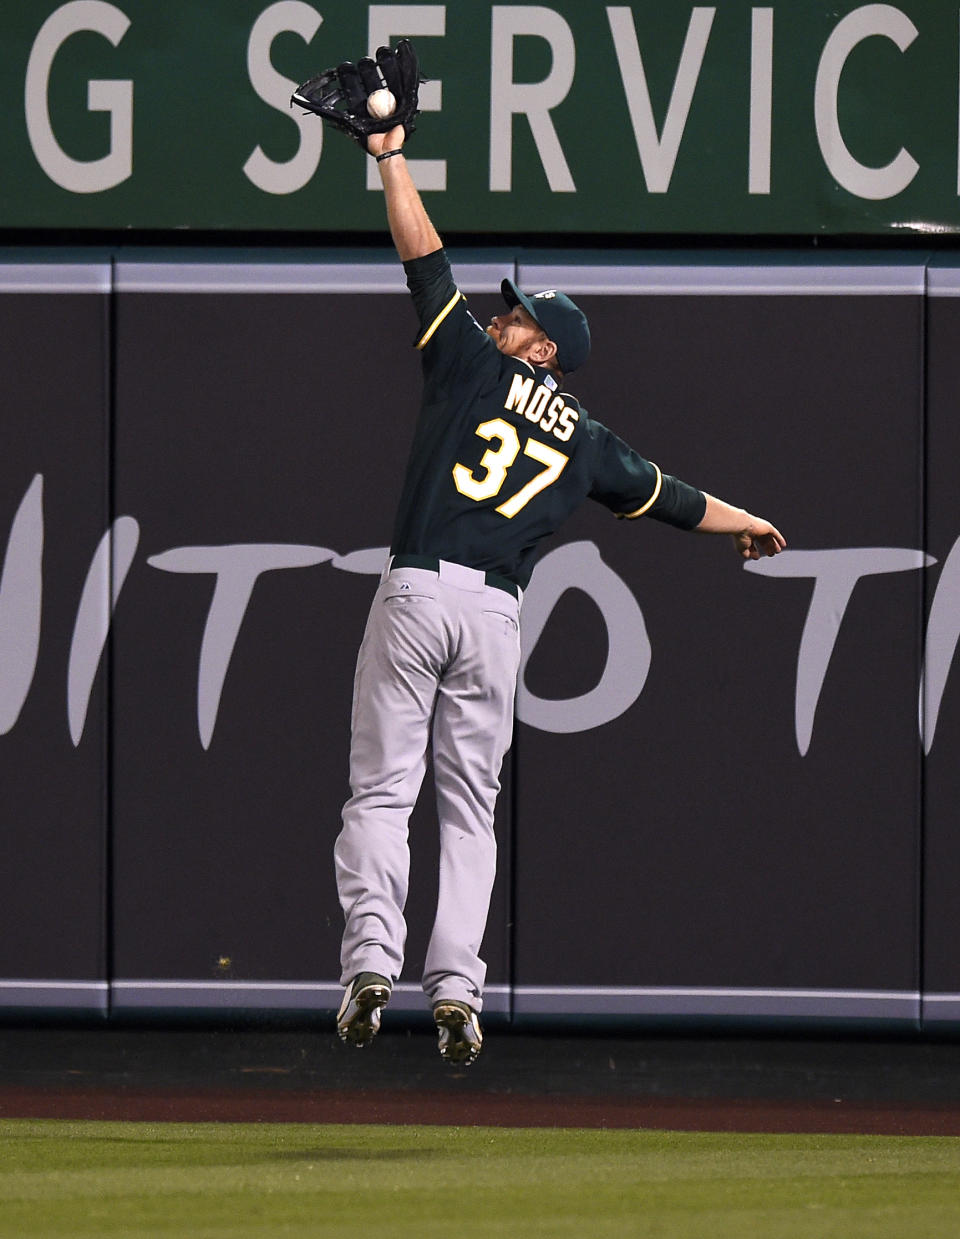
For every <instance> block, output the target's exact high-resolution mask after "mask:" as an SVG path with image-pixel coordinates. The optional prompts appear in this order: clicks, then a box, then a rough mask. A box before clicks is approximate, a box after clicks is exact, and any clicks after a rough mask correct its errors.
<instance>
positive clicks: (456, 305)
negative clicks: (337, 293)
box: [403, 249, 497, 382]
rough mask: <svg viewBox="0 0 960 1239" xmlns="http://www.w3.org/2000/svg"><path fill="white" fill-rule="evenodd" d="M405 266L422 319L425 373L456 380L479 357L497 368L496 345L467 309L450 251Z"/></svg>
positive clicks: (419, 336) (420, 343) (420, 337)
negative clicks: (451, 261)
mask: <svg viewBox="0 0 960 1239" xmlns="http://www.w3.org/2000/svg"><path fill="white" fill-rule="evenodd" d="M403 269H404V271H405V272H406V276H407V287H408V288H409V289H410V294H411V296H412V298H413V304H414V308H415V309H416V312H417V318H418V319H419V329H418V331H417V337H416V340H415V344H416V347H417V349H418V350H419V351H420V354H421V357H422V360H423V367H424V371H425V373H426V374H427V375H428V376H429V377H431V378H433V379H434V380H435V381H438V382H452V381H454V379H455V378H456V375H457V373H458V372H459V371H460V370H461V369H463V368H465V367H467V366H470V365H472V364H475V363H476V362H477V361H478V359H488V360H489V364H490V365H491V367H492V368H494V369H495V368H496V365H497V353H496V346H495V345H494V343H493V341H492V340H491V339H490V338H489V337H488V336H487V333H486V332H485V331H484V329H483V328H482V327H481V326H480V324H479V323H478V322H477V320H476V319H475V318H474V316H473V315H472V314H471V313H470V311H469V309H468V308H467V299H466V297H465V296H464V295H463V293H462V292H461V291H460V289H459V288H458V287H457V285H456V282H455V280H454V278H453V273H452V272H451V270H450V262H449V260H448V258H447V255H446V251H445V250H442V249H439V250H436V251H434V253H432V254H427V255H426V257H424V258H413V259H410V260H409V261H407V262H405V263H404V264H403Z"/></svg>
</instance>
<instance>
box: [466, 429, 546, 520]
mask: <svg viewBox="0 0 960 1239" xmlns="http://www.w3.org/2000/svg"><path fill="white" fill-rule="evenodd" d="M475 433H476V434H478V435H479V436H480V438H481V439H486V440H488V441H492V440H496V441H497V442H498V443H499V447H497V448H493V447H490V448H488V449H487V450H486V451H485V452H484V453H483V456H482V458H481V460H480V465H479V468H480V469H482V470H483V474H482V476H480V477H475V476H474V474H473V472H472V471H471V470H470V469H468V468H467V466H466V465H454V467H453V480H454V483H455V485H456V487H457V490H458V491H459V492H460V494H461V495H466V497H467V498H468V499H474V500H476V502H477V503H482V502H483V501H484V500H487V499H493V498H494V496H496V495H499V494H500V492H501V491H502V490H503V488H504V485H505V483H506V482H507V478H508V475H509V472H510V467H511V465H513V463H514V461H515V460H516V459H517V457H518V456H519V455H520V436H519V435H518V434H517V432H516V430H515V429H514V428H513V426H511V425H510V423H509V422H505V421H504V420H503V418H502V417H495V418H493V419H492V420H491V421H489V422H481V424H480V425H479V426H478V427H477V429H476V432H475ZM523 455H524V456H529V457H530V458H531V459H532V460H535V461H537V462H538V463H539V464H541V465H543V468H542V469H541V470H539V472H538V473H535V474H534V476H533V477H532V478H531V479H530V481H529V482H527V483H526V485H525V486H523V487H521V488H520V490H518V491H515V492H513V493H511V494H509V495H508V496H507V498H505V499H504V500H503V502H502V503H501V504H499V505H498V506H497V511H498V512H499V513H500V514H501V516H506V517H513V516H516V515H517V513H518V512H519V511H521V509H523V508H525V507H526V506H527V504H528V503H529V502H530V500H531V499H532V498H533V497H534V496H535V495H539V494H540V492H541V491H542V490H546V488H547V487H548V486H551V485H552V484H553V483H554V482H555V481H556V480H557V478H558V477H559V476H560V474H561V473H562V472H563V470H564V468H565V466H566V463H567V461H568V459H569V457H567V456H565V455H564V454H563V452H558V451H557V449H556V448H554V447H550V446H549V445H548V444H546V443H542V442H541V441H540V440H539V439H527V441H526V443H524V444H523Z"/></svg>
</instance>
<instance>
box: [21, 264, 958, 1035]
mask: <svg viewBox="0 0 960 1239" xmlns="http://www.w3.org/2000/svg"><path fill="white" fill-rule="evenodd" d="M260 257H261V259H262V255H261V256H260ZM453 257H454V260H455V265H456V269H457V272H458V275H459V277H460V279H461V285H462V287H463V289H464V291H465V292H466V293H467V294H468V296H469V298H470V301H471V305H472V308H473V309H474V311H475V312H476V313H477V314H478V316H480V317H481V319H484V318H485V317H486V316H488V315H489V314H490V313H491V312H493V311H494V310H495V309H496V307H497V305H498V297H497V294H496V290H497V289H498V287H499V283H500V280H501V279H502V278H503V276H505V275H509V276H511V277H513V278H516V279H517V280H518V282H519V283H520V284H521V285H522V286H524V287H538V288H539V287H550V286H557V285H559V286H563V287H564V288H565V289H567V290H568V291H569V292H570V293H571V294H572V295H574V296H575V297H576V299H577V300H578V301H579V302H580V303H581V304H582V305H583V306H584V308H585V309H586V311H587V313H588V315H589V318H590V321H591V325H592V328H593V334H594V341H595V346H594V355H593V358H592V360H591V362H590V364H589V365H588V366H587V367H585V368H584V370H583V372H582V375H578V376H577V381H576V383H575V384H573V388H574V390H575V392H576V393H577V394H578V395H579V396H580V397H581V398H582V400H583V403H584V404H585V405H586V406H587V408H588V409H589V410H590V411H591V412H592V413H593V414H594V415H595V416H597V417H598V418H600V419H601V420H602V421H604V422H606V423H607V424H609V425H610V426H611V427H613V428H614V429H615V430H616V431H617V432H618V433H620V434H621V435H622V436H623V437H624V438H626V439H627V440H629V441H630V442H632V443H633V444H634V445H635V446H636V447H637V448H638V449H639V450H641V451H642V452H644V454H646V455H648V456H649V457H650V458H651V459H653V460H655V461H657V462H658V463H659V464H660V465H661V466H662V467H663V468H665V469H667V470H669V471H671V472H674V473H676V474H678V475H680V476H681V477H684V478H686V479H688V480H690V481H692V482H694V483H696V484H698V485H701V486H703V487H704V488H706V489H709V490H711V491H713V492H714V493H716V494H719V495H721V496H723V497H725V498H728V499H730V500H733V501H735V502H739V503H743V504H745V505H747V506H749V507H750V508H752V509H753V510H754V511H759V512H761V513H763V514H765V515H768V516H769V517H770V518H771V519H773V520H774V521H775V522H776V523H777V524H779V525H780V527H781V528H782V529H783V531H784V532H785V534H786V536H787V538H788V540H789V544H790V549H789V550H788V551H787V552H786V553H784V554H783V555H781V556H780V557H778V558H777V559H776V560H773V561H767V562H764V563H761V564H757V565H748V566H747V568H746V569H744V568H742V567H741V565H740V564H739V563H738V561H737V560H736V558H735V557H734V556H733V554H732V553H731V551H730V550H729V548H728V547H727V546H726V545H725V544H724V543H723V542H722V541H721V540H718V539H713V538H701V537H698V536H691V535H685V534H682V533H679V532H677V531H675V530H671V529H669V528H666V527H664V526H660V525H657V524H655V523H653V522H651V523H649V524H648V523H645V522H639V523H629V524H628V523H626V522H616V521H612V520H611V519H610V517H609V514H608V513H607V512H606V511H605V510H604V509H601V508H599V507H597V506H595V505H588V506H587V507H586V508H584V509H583V510H582V511H581V512H580V513H578V514H577V516H576V517H575V518H574V519H573V520H572V521H571V522H570V523H569V524H568V525H567V526H566V527H565V528H564V529H563V531H562V532H561V533H560V534H559V535H558V536H557V537H556V538H555V539H554V540H553V541H552V542H551V543H550V545H549V548H548V550H547V553H546V555H545V556H544V558H543V560H542V562H541V564H540V566H539V567H538V568H537V571H536V574H535V576H534V579H533V581H532V583H531V588H530V590H529V591H528V594H527V597H526V599H525V603H524V617H525V633H524V647H525V657H524V664H523V671H522V684H521V690H520V694H519V698H518V707H517V715H518V723H517V732H516V739H515V744H514V747H513V749H512V751H511V753H510V755H509V757H508V760H507V764H506V767H505V771H504V793H503V795H502V796H501V800H500V805H499V809H498V821H497V825H498V832H499V839H500V873H499V877H498V880H497V885H496V888H495V891H494V897H493V906H492V910H491V916H490V924H489V929H488V933H487V938H486V941H485V948H484V954H485V958H486V959H487V961H488V964H489V985H488V991H487V1010H488V1013H490V1014H491V1015H492V1016H495V1017H496V1016H499V1017H501V1018H504V1019H506V1018H512V1019H513V1020H515V1021H516V1022H518V1023H522V1022H523V1021H525V1020H526V1021H529V1020H534V1019H540V1018H576V1019H585V1020H586V1019H599V1020H601V1021H609V1022H612V1021H616V1022H618V1023H620V1024H623V1023H626V1024H635V1025H637V1026H642V1025H644V1024H647V1023H649V1022H651V1021H654V1020H659V1019H667V1020H681V1021H684V1020H704V1019H708V1020H718V1021H730V1022H733V1023H734V1024H746V1023H748V1022H751V1021H754V1020H756V1021H768V1022H773V1023H776V1024H784V1025H787V1026H796V1027H799V1026H801V1025H804V1024H805V1023H806V1022H807V1021H820V1022H823V1021H840V1022H847V1023H854V1022H863V1023H864V1024H866V1025H868V1026H876V1027H892V1026H904V1027H912V1028H924V1029H927V1030H934V1029H937V1028H946V1027H949V1026H950V1025H951V1024H955V1023H958V1022H960V943H958V941H957V937H958V935H957V931H956V928H955V925H956V920H955V916H954V911H953V898H952V896H953V892H954V890H955V889H956V887H957V885H958V882H960V834H958V832H957V830H956V829H955V826H954V813H953V808H952V806H953V804H954V803H955V802H956V800H957V798H958V797H957V793H958V792H960V788H956V787H955V783H956V780H957V777H958V775H957V769H958V763H957V761H956V758H955V754H956V752H957V746H958V740H960V695H958V693H957V691H956V686H955V684H954V683H953V679H952V676H951V669H952V663H953V654H954V648H955V645H956V642H957V639H958V636H960V581H958V578H960V553H955V545H956V543H957V538H958V535H960V509H958V507H957V503H956V500H955V497H954V493H953V484H952V466H953V462H954V460H955V459H956V458H957V455H958V451H960V442H957V434H958V432H957V430H956V418H955V416H954V408H955V393H956V392H957V391H958V390H960V360H958V353H957V349H956V347H955V340H956V339H957V336H958V332H960V321H958V320H960V261H955V262H954V265H951V262H950V261H949V260H946V259H944V258H943V257H940V258H937V259H931V260H930V261H927V260H926V259H925V258H924V256H922V255H917V254H907V255H897V254H892V253H882V254H881V253H876V254H874V253H867V252H864V251H858V252H855V253H854V252H852V251H851V252H835V253H832V254H831V255H830V256H829V258H826V257H825V258H822V259H818V260H816V261H812V262H811V261H810V260H809V255H807V256H806V257H801V256H800V255H792V254H790V253H786V252H784V253H780V254H778V255H777V256H776V259H775V260H771V258H770V256H769V255H766V256H764V257H763V258H760V257H758V256H754V255H751V254H750V253H749V252H747V251H737V252H731V251H726V252H724V253H722V254H720V253H711V252H707V251H690V252H687V253H686V254H685V255H684V257H683V259H682V260H680V259H678V258H677V257H676V256H675V255H674V256H670V255H660V256H658V255H656V254H640V253H636V254H633V255H631V254H626V255H622V256H621V261H620V262H619V263H618V264H617V265H616V266H613V265H610V263H609V261H608V260H607V261H604V256H603V255H592V254H588V253H581V254H578V255H577V256H576V258H575V260H574V259H573V258H571V257H570V256H566V257H565V258H564V259H563V261H562V263H561V262H560V261H559V260H558V258H557V255H551V254H548V253H542V254H538V253H533V252H529V251H527V252H523V253H515V252H512V251H509V250H499V251H495V250H489V251H484V252H477V253H460V254H457V253H454V255H453ZM414 329H415V321H414V318H413V314H412V311H411V308H410V306H409V304H408V300H407V297H406V295H405V292H404V286H403V283H402V275H401V272H400V270H399V267H398V265H397V263H396V262H395V260H394V259H393V258H392V257H391V255H390V254H389V253H388V252H387V251H370V252H364V253H358V254H356V255H354V256H353V260H352V261H349V262H348V261H343V259H342V256H338V255H336V254H335V253H334V252H332V251H327V252H316V251H314V252H312V253H309V254H307V253H292V252H290V253H287V252H279V251H278V252H275V253H273V254H271V255H270V257H269V261H264V260H258V261H250V260H249V257H248V256H240V255H236V256H233V255H229V254H225V253H220V254H218V255H209V256H208V259H207V260H206V261H204V260H201V259H198V258H197V256H195V255H194V256H192V257H188V258H184V257H183V256H179V257H178V256H176V255H173V254H168V253H163V252H156V251H155V252H152V253H151V254H149V255H148V256H147V257H146V258H145V259H144V260H143V261H138V260H136V259H135V258H131V257H127V256H125V255H124V254H123V253H122V252H121V253H119V254H112V253H107V252H104V253H103V254H102V255H94V254H92V253H90V252H85V253H84V254H83V256H82V257H81V259H79V260H77V261H64V259H63V257H62V255H59V254H53V255H51V256H49V257H46V258H45V257H44V255H41V254H34V255H32V256H31V261H24V256H23V255H22V254H17V255H10V254H8V255H7V260H6V261H5V262H0V340H2V341H3V345H2V351H3V372H4V379H5V382H4V393H5V427H6V433H5V436H4V439H5V451H4V452H3V453H2V455H0V546H2V545H3V542H4V540H6V556H5V559H4V561H3V562H4V567H3V575H2V578H0V770H2V779H3V787H4V791H5V794H4V797H3V812H2V821H3V830H2V832H0V838H2V840H3V842H2V844H0V847H2V853H3V864H2V866H0V1012H6V1013H7V1014H8V1015H13V1014H17V1015H20V1016H22V1015H24V1014H26V1015H28V1016H39V1015H42V1014H44V1013H47V1014H50V1013H54V1012H55V1013H58V1014H59V1013H63V1012H65V1011H69V1012H73V1013H75V1014H97V1015H103V1016H108V1015H109V1016H112V1017H114V1018H126V1017H141V1018H147V1019H162V1018H165V1017H168V1016H172V1015H174V1014H178V1015H179V1014H182V1013H183V1012H195V1013H201V1012H202V1013H207V1014H209V1013H211V1012H212V1013H214V1014H215V1015H217V1016H220V1017H223V1018H228V1017H229V1018H233V1017H234V1016H236V1015H238V1014H241V1015H256V1016H262V1015H264V1014H265V1013H269V1012H279V1011H295V1012H298V1013H299V1014H300V1015H301V1016H309V1015H310V1013H313V1012H319V1013H327V1012H329V1011H330V1010H331V1009H332V1008H334V1007H335V1006H336V1004H337V1002H338V1000H339V985H338V975H337V973H338V961H337V957H338V946H339V935H340V926H341V914H340V909H339V906H338V904H337V900H336V892H335V887H334V881H333V869H332V859H331V850H332V846H333V841H334V838H335V836H336V833H337V831H338V829H339V810H340V806H341V804H342V802H343V800H344V798H345V796H346V794H347V782H346V769H347V746H348V721H349V713H350V691H351V680H352V671H353V662H354V658H355V653H356V649H357V645H358V643H359V639H360V636H361V633H362V627H363V623H364V618H365V614H366V610H367V607H368V605H369V601H370V598H371V596H372V593H373V590H374V587H375V582H376V577H377V573H378V572H379V570H380V568H381V566H382V563H383V560H384V557H385V554H386V550H385V548H386V543H387V541H388V538H389V531H390V527H391V518H392V510H393V505H394V503H395V501H396V498H397V495H398V491H399V485H400V475H401V469H402V464H403V461H404V459H405V455H406V450H407V445H408V442H409V437H410V430H411V426H412V422H413V418H414V416H415V413H416V408H417V403H418V392H419V381H418V360H417V355H416V353H415V351H414V350H413V349H412V348H411V347H410V345H411V342H412V336H413V331H414ZM411 833H412V845H413V856H414V863H413V876H412V886H411V895H410V901H409V905H408V909H409V921H410V938H409V944H408V945H409V952H408V965H407V970H406V973H405V976H404V978H403V981H402V983H401V985H400V986H399V987H398V991H397V995H396V997H395V1000H394V1001H395V1005H396V1006H397V1007H399V1008H400V1009H407V1010H410V1011H413V1010H419V1009H420V1008H421V1007H422V1004H423V999H422V996H421V995H420V993H419V990H418V985H417V980H418V976H419V971H420V966H421V964H422V960H423V955H424V950H425V944H426V937H427V934H428V932H429V928H430V924H431V920H432V909H433V898H434V881H435V862H436V847H437V845H436V838H435V834H436V831H435V827H434V825H433V821H432V807H431V796H430V794H429V789H428V790H427V791H426V792H425V794H424V796H423V797H422V803H421V805H420V806H419V807H418V809H417V810H416V813H415V815H414V819H413V822H412V831H411Z"/></svg>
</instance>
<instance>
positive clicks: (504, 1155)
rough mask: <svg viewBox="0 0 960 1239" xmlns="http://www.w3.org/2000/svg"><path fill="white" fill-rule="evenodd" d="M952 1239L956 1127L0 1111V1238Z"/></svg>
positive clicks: (957, 1179) (959, 1173) (958, 1228)
mask: <svg viewBox="0 0 960 1239" xmlns="http://www.w3.org/2000/svg"><path fill="white" fill-rule="evenodd" d="M46 1235H49V1236H71V1239H86V1237H87V1236H90V1237H91V1239H92V1237H93V1236H97V1237H98V1239H100V1237H101V1236H123V1237H124V1239H135V1237H136V1236H140V1235H160V1236H189V1237H190V1239H208V1237H209V1239H213V1237H214V1236H217V1237H224V1236H231V1237H233V1236H237V1237H242V1239H266V1237H267V1236H271V1237H272V1236H275V1235H276V1236H296V1237H299V1236H303V1237H307V1236H310V1237H311V1239H316V1237H324V1236H337V1237H338V1239H341V1237H349V1236H353V1235H356V1236H366V1235H370V1236H381V1237H382V1239H407V1237H408V1236H409V1237H410V1239H413V1237H414V1236H416V1239H432V1237H434V1236H436V1237H439V1236H443V1237H444V1239H449V1237H450V1236H452V1235H463V1236H466V1237H467V1239H499V1237H501V1236H503V1237H504V1239H505V1237H506V1236H510V1237H511V1239H515V1237H517V1236H522V1237H523V1239H526V1237H527V1236H558V1237H563V1236H577V1237H578V1239H580V1237H582V1239H608V1237H610V1239H613V1237H614V1236H616V1237H617V1239H622V1237H623V1236H644V1237H646V1236H650V1239H754V1237H756V1239H800V1237H803V1239H832V1237H834V1236H835V1237H836V1239H860V1237H862V1239H955V1236H957V1235H960V1139H958V1138H952V1137H951V1138H948V1137H944V1138H934V1137H923V1138H920V1137H894V1136H760V1135H712V1134H702V1133H690V1132H657V1131H595V1130H591V1131H584V1130H559V1129H532V1128H484V1127H373V1126H370V1127H364V1126H321V1125H313V1124H241V1123H235V1124H234V1123H231V1124H225V1123H223V1124H219V1123H217V1124H215V1123H211V1124H189V1123H93V1122H84V1123H80V1122H60V1121H32V1120H4V1121H0V1236H2V1237H3V1239H8V1237H9V1239H13V1237H14V1236H16V1237H17V1239H28V1237H33V1236H46Z"/></svg>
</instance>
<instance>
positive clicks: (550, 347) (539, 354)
mask: <svg viewBox="0 0 960 1239" xmlns="http://www.w3.org/2000/svg"><path fill="white" fill-rule="evenodd" d="M556 355H557V346H556V344H554V342H553V341H552V340H551V339H550V337H549V336H541V338H540V339H539V340H537V341H535V342H534V344H533V345H532V346H531V348H530V352H529V360H530V361H532V362H533V363H534V365H536V366H549V364H550V362H551V361H553V359H554V358H555V357H556Z"/></svg>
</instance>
